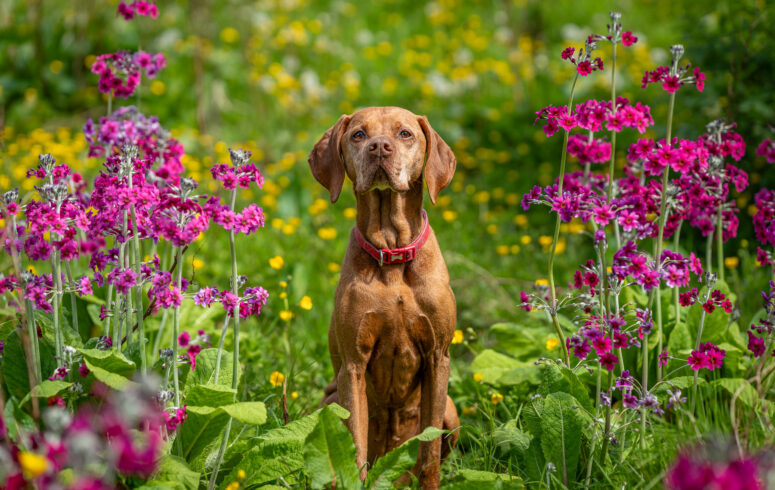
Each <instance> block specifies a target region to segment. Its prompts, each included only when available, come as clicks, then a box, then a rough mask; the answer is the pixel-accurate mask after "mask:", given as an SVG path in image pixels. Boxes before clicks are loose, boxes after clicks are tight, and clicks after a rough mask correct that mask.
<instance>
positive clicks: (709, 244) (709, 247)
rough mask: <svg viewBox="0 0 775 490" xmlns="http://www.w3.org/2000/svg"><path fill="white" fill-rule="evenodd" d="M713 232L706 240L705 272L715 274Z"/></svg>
mask: <svg viewBox="0 0 775 490" xmlns="http://www.w3.org/2000/svg"><path fill="white" fill-rule="evenodd" d="M712 264H713V232H710V235H708V238H707V239H706V240H705V272H707V273H709V274H710V273H711V272H713V266H712Z"/></svg>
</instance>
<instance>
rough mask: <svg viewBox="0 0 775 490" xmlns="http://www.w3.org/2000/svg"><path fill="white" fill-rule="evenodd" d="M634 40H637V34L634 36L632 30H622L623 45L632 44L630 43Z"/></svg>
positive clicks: (633, 42)
mask: <svg viewBox="0 0 775 490" xmlns="http://www.w3.org/2000/svg"><path fill="white" fill-rule="evenodd" d="M636 42H638V37H637V36H634V35H633V34H632V32H630V31H624V32H623V33H622V44H623V45H624V46H632V45H633V44H635V43H636Z"/></svg>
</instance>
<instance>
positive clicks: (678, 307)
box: [659, 221, 683, 353]
mask: <svg viewBox="0 0 775 490" xmlns="http://www.w3.org/2000/svg"><path fill="white" fill-rule="evenodd" d="M681 225H683V221H679V222H678V228H676V230H675V235H674V236H673V249H674V250H675V251H676V252H677V251H678V245H679V243H680V239H681ZM673 302H674V303H675V324H676V325H678V324H679V323H680V322H681V303H679V291H678V288H674V289H673ZM659 352H660V353H661V352H662V348H661V345H660V349H659Z"/></svg>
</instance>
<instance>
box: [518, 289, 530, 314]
mask: <svg viewBox="0 0 775 490" xmlns="http://www.w3.org/2000/svg"><path fill="white" fill-rule="evenodd" d="M519 299H520V300H522V303H521V304H520V305H519V306H520V308H522V309H523V310H525V311H530V310H531V309H532V308H531V306H530V296H529V295H528V294H527V293H526V292H524V291H520V293H519Z"/></svg>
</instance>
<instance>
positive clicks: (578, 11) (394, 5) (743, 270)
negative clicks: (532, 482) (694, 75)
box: [0, 0, 775, 457]
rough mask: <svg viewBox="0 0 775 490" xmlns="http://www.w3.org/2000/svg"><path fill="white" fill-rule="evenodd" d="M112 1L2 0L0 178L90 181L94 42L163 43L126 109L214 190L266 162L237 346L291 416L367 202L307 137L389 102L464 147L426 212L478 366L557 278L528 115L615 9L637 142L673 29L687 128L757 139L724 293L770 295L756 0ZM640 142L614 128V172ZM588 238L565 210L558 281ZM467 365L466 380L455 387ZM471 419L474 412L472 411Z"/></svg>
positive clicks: (558, 97) (660, 109)
mask: <svg viewBox="0 0 775 490" xmlns="http://www.w3.org/2000/svg"><path fill="white" fill-rule="evenodd" d="M116 5H117V2H115V1H113V2H109V1H98V0H68V1H65V2H61V1H60V2H55V1H53V0H24V1H22V0H4V1H2V2H0V127H2V129H3V131H2V147H1V148H0V158H1V159H2V161H1V162H0V166H1V167H2V169H3V171H2V173H0V189H2V190H6V189H9V188H11V187H13V186H15V185H20V186H21V187H22V189H23V191H25V192H27V193H32V192H34V190H33V189H32V182H31V181H29V180H25V179H24V174H25V172H26V170H27V169H28V168H31V167H33V166H35V165H36V164H37V158H38V154H39V153H46V152H51V153H52V154H53V155H54V156H55V157H56V158H57V159H58V160H60V161H64V162H66V163H68V164H70V165H71V167H73V168H74V169H75V170H78V171H81V172H83V173H85V174H87V175H89V176H92V175H94V174H95V173H96V172H97V171H98V169H99V166H100V165H101V162H99V161H98V160H96V159H89V158H87V156H86V151H85V150H86V144H85V142H84V140H83V135H82V133H81V127H82V125H83V124H84V122H85V121H86V120H87V119H88V118H99V117H100V116H102V115H104V114H105V111H106V100H105V98H104V97H103V96H102V94H100V93H99V92H98V91H97V87H96V85H97V76H96V75H94V74H92V73H91V72H90V71H89V67H90V66H91V64H92V63H93V61H94V59H95V56H96V55H98V54H102V53H108V52H113V51H116V50H119V49H124V50H130V51H134V50H137V49H138V48H139V49H142V50H146V51H150V52H162V53H164V55H165V56H166V57H167V60H168V61H167V67H166V69H164V70H163V71H162V72H161V73H160V74H159V75H158V76H157V77H156V78H155V79H153V80H144V82H143V85H142V88H141V90H140V92H139V95H138V97H137V98H136V99H135V98H134V97H133V98H132V100H129V101H124V100H118V101H114V108H115V107H116V106H117V105H124V104H130V103H131V104H135V105H138V106H139V108H140V110H141V111H143V112H145V113H146V114H149V115H156V116H158V117H159V118H160V120H161V123H162V124H163V125H164V126H166V127H167V128H171V129H172V132H173V135H174V136H175V137H177V138H179V139H180V140H181V141H182V142H183V144H184V145H185V147H186V157H185V159H184V163H185V164H186V166H187V168H188V171H189V173H190V174H191V175H192V176H193V177H195V178H196V179H198V180H199V181H200V182H202V183H203V185H202V188H203V192H215V191H217V186H215V185H214V183H213V182H212V181H211V180H212V179H210V178H209V168H210V166H211V165H212V164H213V163H214V162H218V161H221V162H226V161H228V153H227V149H228V148H229V147H230V146H231V147H237V146H243V147H245V148H248V149H250V150H252V151H253V154H254V161H257V162H258V163H259V164H260V167H261V169H262V171H263V172H264V174H265V176H266V179H267V180H266V185H265V186H264V190H263V191H262V192H260V193H253V192H250V191H245V192H244V193H243V195H242V199H243V200H244V201H257V202H259V203H260V204H261V205H262V206H263V207H264V210H265V212H266V214H267V229H266V230H265V231H264V232H261V233H259V234H258V235H255V236H251V237H249V238H244V237H241V239H239V240H238V250H239V251H240V253H241V254H243V256H244V259H243V260H241V262H240V264H239V271H240V273H245V274H247V275H249V276H250V277H251V283H253V284H262V285H263V286H264V287H266V288H267V289H268V290H269V291H270V294H271V295H272V296H271V298H270V304H269V305H268V306H267V308H266V310H265V313H264V315H263V316H262V317H261V319H260V320H259V321H258V322H256V321H250V322H248V326H247V328H246V329H245V332H244V335H245V341H244V342H247V343H243V345H244V346H247V347H245V349H246V350H247V351H248V354H247V361H246V363H247V369H248V377H247V380H246V389H247V390H248V391H249V394H250V397H251V398H256V399H266V400H269V402H268V403H269V406H270V408H271V407H272V403H276V400H277V395H278V393H277V389H278V388H276V387H274V386H272V383H270V373H272V372H274V371H279V372H282V373H285V375H286V376H287V377H288V382H289V385H288V390H289V392H293V393H294V394H295V395H298V394H300V395H301V396H300V397H298V400H297V397H296V396H294V397H291V398H292V402H291V404H292V411H293V412H294V413H298V412H301V411H306V410H308V409H309V408H311V407H314V406H315V405H316V404H317V403H318V400H319V397H320V393H321V391H320V390H321V388H322V387H323V386H325V384H327V382H328V380H330V378H331V376H332V373H331V368H330V363H329V362H328V350H327V337H326V334H327V329H328V321H329V318H330V315H331V310H332V307H333V306H332V303H333V301H332V298H333V289H334V287H335V285H336V282H337V280H338V272H339V263H340V261H341V259H342V256H343V254H344V250H345V247H346V242H347V237H348V236H349V231H350V229H351V227H352V225H353V221H354V215H355V209H354V199H353V198H352V196H351V195H350V193H349V192H348V191H345V192H343V195H342V198H341V199H340V201H339V202H338V203H337V204H336V205H330V204H329V202H328V201H327V197H328V195H327V193H326V192H325V190H324V189H323V188H322V187H320V186H319V185H317V184H316V183H315V182H314V180H313V179H312V178H311V176H310V175H309V170H308V168H307V164H306V157H307V154H308V152H309V150H310V149H311V147H312V145H313V144H314V142H315V141H316V140H317V138H319V137H320V135H321V134H322V133H323V132H324V131H325V129H327V128H328V127H329V126H330V125H332V124H333V123H334V122H335V121H336V120H337V118H338V117H339V115H340V114H342V113H350V112H352V111H354V110H356V109H357V108H359V107H365V106H372V105H397V106H402V107H406V108H408V109H410V110H412V111H414V112H416V113H418V114H425V115H427V116H428V118H429V119H430V121H431V124H432V125H433V126H434V128H435V129H436V130H437V131H438V132H439V133H440V134H441V135H442V136H443V137H444V139H445V140H446V141H447V142H448V143H449V144H450V146H451V147H452V148H453V149H454V151H455V154H456V156H457V160H458V170H457V173H456V175H455V178H454V179H453V182H452V184H451V186H450V188H449V189H447V190H445V191H443V192H442V194H441V195H440V199H439V202H438V205H437V206H436V207H432V206H431V205H430V203H428V205H427V207H428V208H429V214H430V220H431V223H432V225H433V227H434V228H435V230H436V232H437V234H438V236H439V241H440V243H441V246H442V249H443V251H444V254H445V258H446V260H447V264H448V266H449V268H450V273H451V276H452V278H453V288H454V290H455V292H456V295H457V298H458V309H459V327H458V328H459V329H461V330H462V331H463V332H464V336H465V341H464V342H463V345H455V346H453V358H456V359H458V360H459V361H460V360H465V359H470V358H471V355H472V354H473V353H475V352H476V351H477V349H481V348H482V347H483V346H487V345H491V344H492V343H493V342H497V338H488V335H490V334H488V333H487V329H486V327H489V326H490V325H491V324H493V323H495V322H497V321H503V320H506V321H518V322H519V321H522V320H523V319H524V318H525V316H524V315H526V314H524V313H523V312H520V311H519V308H518V306H517V303H518V300H517V299H516V298H518V294H519V291H520V290H521V289H525V288H528V287H529V286H530V285H531V284H532V283H533V282H534V281H535V280H537V279H541V278H543V277H545V274H546V272H545V269H546V267H545V264H546V260H547V252H548V248H549V246H550V245H551V241H552V239H551V237H550V236H548V235H549V226H548V214H546V213H540V212H533V213H530V216H529V219H528V215H526V214H523V212H522V209H521V207H520V205H519V201H520V199H521V195H522V193H524V192H525V191H527V190H528V189H529V188H530V187H532V186H533V185H534V184H540V185H547V184H550V183H551V182H552V181H553V179H554V178H555V176H556V174H557V167H558V165H557V164H558V161H559V156H560V141H559V139H558V138H554V139H552V140H549V141H547V140H546V138H545V137H544V134H543V132H542V131H541V129H540V127H534V126H533V125H532V124H533V119H534V113H535V111H537V110H539V109H541V108H542V107H544V106H545V105H547V104H553V105H562V104H565V103H567V102H566V101H567V95H568V92H569V83H568V82H569V81H570V79H571V77H572V75H573V67H572V66H571V65H569V64H568V63H566V62H563V61H562V60H561V59H560V51H561V50H562V49H563V48H564V47H566V46H568V45H573V46H575V47H577V48H578V47H580V46H582V45H583V41H584V39H585V38H586V36H587V35H589V34H592V33H603V34H604V33H605V32H606V24H607V22H608V9H609V8H614V9H616V10H619V11H621V12H622V20H623V24H624V30H631V31H633V32H634V33H635V35H637V36H638V38H639V41H638V43H637V44H635V45H634V46H632V47H629V48H622V49H621V50H620V51H619V53H620V56H619V59H618V66H617V70H618V72H619V73H618V77H617V79H618V85H617V86H618V93H619V94H620V95H622V96H625V97H628V98H630V99H631V100H638V101H642V102H645V103H648V104H651V105H652V111H653V116H654V120H655V122H656V125H655V126H654V127H653V128H652V129H651V130H649V132H648V133H647V135H646V136H648V137H652V138H653V137H656V138H660V137H663V135H664V124H665V119H666V116H665V114H666V109H667V107H666V106H667V104H666V101H667V96H666V95H665V93H664V92H663V91H661V90H659V89H658V88H651V89H649V90H641V89H640V79H641V77H642V75H643V73H644V71H645V70H647V69H653V68H654V67H656V66H658V65H660V64H665V63H666V62H667V52H668V47H669V45H670V44H673V43H683V44H684V45H685V46H686V56H685V59H686V60H688V61H690V62H692V63H693V64H694V65H697V66H700V67H701V69H702V70H703V71H705V72H706V73H707V78H708V82H707V85H706V88H705V92H703V93H698V92H697V91H696V90H694V89H693V88H686V89H683V90H681V92H680V93H679V95H678V103H677V111H676V116H675V121H676V123H675V129H674V132H675V134H677V135H678V136H680V137H686V138H696V137H697V136H698V135H699V134H700V133H701V132H702V131H703V127H704V125H705V124H706V123H707V122H709V121H710V120H712V119H715V118H719V117H726V118H730V119H731V120H734V121H737V122H738V124H739V127H738V130H739V131H740V132H741V133H742V134H743V135H744V136H745V137H746V141H747V142H748V156H747V157H746V158H745V159H744V161H743V162H742V165H741V166H742V168H743V169H745V170H746V171H748V172H750V174H751V182H752V184H753V185H752V187H751V190H750V191H746V192H745V193H743V194H742V195H740V196H739V197H738V205H739V207H740V208H741V236H740V237H739V238H738V239H737V240H733V241H731V242H730V243H729V244H727V247H728V250H727V251H726V255H727V256H730V257H739V261H738V262H734V261H731V262H730V265H729V266H730V268H732V269H734V270H733V271H732V272H731V276H732V277H731V280H730V283H731V286H732V287H733V288H734V289H735V290H736V291H737V292H738V297H741V299H742V300H743V301H746V300H747V301H750V302H751V305H752V306H751V308H749V309H748V310H749V311H755V309H756V308H758V299H757V297H758V295H757V294H749V295H744V294H740V293H741V291H743V290H753V291H755V290H760V288H761V287H762V286H763V285H764V284H765V283H766V277H765V274H764V272H760V271H756V270H755V268H754V265H753V262H754V261H753V258H752V257H751V252H750V251H751V250H754V251H755V244H753V243H749V240H751V239H752V233H751V227H750V218H749V215H750V214H752V212H753V210H752V209H751V208H750V202H751V200H752V199H751V196H752V195H753V192H755V191H756V190H757V189H758V188H759V187H760V186H762V185H765V184H769V185H772V184H773V183H775V176H774V175H773V173H775V172H772V170H771V169H768V168H766V164H765V163H764V162H763V161H762V160H761V159H756V158H754V156H753V153H754V149H755V146H756V145H758V143H759V142H760V141H761V140H762V139H763V138H764V136H765V135H766V134H767V124H768V123H769V124H773V123H775V113H774V107H775V104H773V102H774V97H775V95H773V94H775V91H774V90H773V87H772V80H773V78H774V75H775V73H774V71H775V70H774V65H775V60H774V55H773V52H772V39H775V32H773V31H774V30H775V27H773V26H775V7H774V6H773V5H772V4H769V5H768V4H767V2H765V1H764V0H742V1H739V0H711V1H706V2H697V1H695V0H648V1H618V2H594V1H589V0H576V1H556V2H555V1H552V2H546V1H538V0H502V1H496V0H491V1H483V0H474V1H463V0H439V1H434V2H418V1H416V0H415V1H412V0H389V1H381V2H354V1H353V2H347V1H343V0H336V1H305V0H277V1H270V0H258V1H236V0H190V1H183V0H172V1H165V2H159V9H160V16H159V19H157V20H155V21H154V20H151V19H148V18H137V19H135V20H133V21H131V22H126V21H124V20H123V19H121V18H118V17H117V16H116ZM596 54H597V55H599V56H601V57H602V59H603V61H604V63H605V68H606V69H605V70H604V71H603V72H602V74H598V73H595V74H593V75H592V76H590V77H588V78H586V79H583V80H582V81H581V83H580V84H579V89H578V90H577V98H576V100H577V101H580V100H583V99H585V98H589V97H596V98H604V99H605V98H608V97H609V94H610V86H609V84H610V71H609V69H610V46H604V47H603V48H602V49H601V50H600V51H598V52H597V53H596ZM637 136H638V135H636V134H625V133H623V134H622V135H621V136H620V141H619V143H618V146H617V150H618V151H617V164H618V169H619V170H618V172H619V173H618V175H620V174H621V168H622V167H623V165H624V158H625V155H626V149H627V147H628V146H629V144H630V143H632V142H634V141H635V139H636V138H637ZM571 165H572V167H571V169H573V170H575V169H578V168H580V167H578V164H577V163H573V162H571ZM585 231H586V227H585V226H584V225H583V224H580V223H569V224H566V225H563V235H562V238H561V241H560V242H559V243H558V251H559V252H560V253H562V255H561V256H560V259H559V261H558V262H559V271H558V277H560V278H562V279H560V280H559V283H560V284H564V283H565V282H566V281H567V280H569V279H570V276H571V274H572V271H573V270H575V268H576V267H578V265H579V264H580V263H582V262H584V261H585V260H586V258H587V256H588V254H587V253H586V252H588V249H587V248H586V247H587V246H588V242H589V240H588V239H587V238H586V237H584V236H582V235H581V233H583V232H585ZM225 244H226V235H225V234H224V233H221V234H219V232H211V233H209V234H208V238H206V239H205V240H203V241H200V242H197V246H195V247H193V248H192V253H190V254H189V257H188V259H187V264H186V267H187V269H186V275H187V277H188V278H189V279H190V280H192V281H194V283H201V284H211V285H217V286H220V287H223V286H225V284H226V277H227V276H228V272H227V267H226V264H228V247H226V245H225ZM270 259H271V261H270ZM6 265H7V264H5V260H4V261H3V267H4V268H5V266H6ZM83 265H85V263H84V264H83ZM42 267H46V266H45V265H43V266H42ZM738 270H739V271H740V273H738ZM218 281H220V282H218ZM749 287H750V288H751V289H747V288H749ZM756 288H759V289H756ZM281 312H282V313H283V314H280V313H281ZM215 331H216V330H215V329H214V328H213V330H212V332H213V333H215ZM536 335H537V336H536V339H534V340H535V341H536V342H538V344H539V350H540V351H541V353H549V352H548V351H549V350H551V349H556V342H555V343H551V342H547V343H546V349H543V344H542V343H543V342H545V341H547V340H549V339H550V338H551V337H552V334H551V333H550V331H549V330H548V329H547V330H546V331H545V332H544V331H541V333H539V334H536ZM227 347H228V343H227ZM522 348H524V346H523V347H522ZM556 352H557V351H555V352H554V353H555V354H556ZM459 361H458V362H456V363H455V366H453V371H454V372H453V383H452V388H451V389H452V391H453V393H454V392H457V393H458V395H457V398H456V400H461V401H460V403H461V404H466V403H469V402H470V403H471V405H473V404H474V403H475V402H474V401H472V400H474V399H475V398H471V397H473V396H474V395H470V397H469V395H466V394H465V393H469V390H472V389H476V390H477V392H478V391H481V393H480V395H481V396H482V397H483V398H482V399H483V400H487V399H488V397H490V396H491V395H492V396H495V395H494V394H492V393H490V392H487V389H486V388H484V387H480V385H478V384H474V385H471V381H470V374H471V373H469V372H468V371H469V366H466V365H465V364H464V363H461V362H459ZM462 376H466V377H467V378H466V379H467V380H468V382H467V384H462V383H458V384H456V382H457V380H460V379H461V377H462ZM472 386H473V387H472ZM523 391H524V390H523ZM297 392H298V393H297ZM273 399H274V402H273V401H271V400H273ZM494 399H495V398H493V400H494ZM493 404H495V402H493ZM275 407H276V406H275ZM500 407H503V408H500ZM506 407H508V404H507V403H504V404H501V405H500V406H499V408H498V410H508V408H506ZM512 408H514V406H512ZM466 410H468V411H466ZM461 413H463V414H464V415H471V414H473V413H476V409H474V408H472V407H471V406H464V407H462V411H461ZM275 414H276V412H275ZM512 415H513V414H512ZM484 457H486V456H484Z"/></svg>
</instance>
